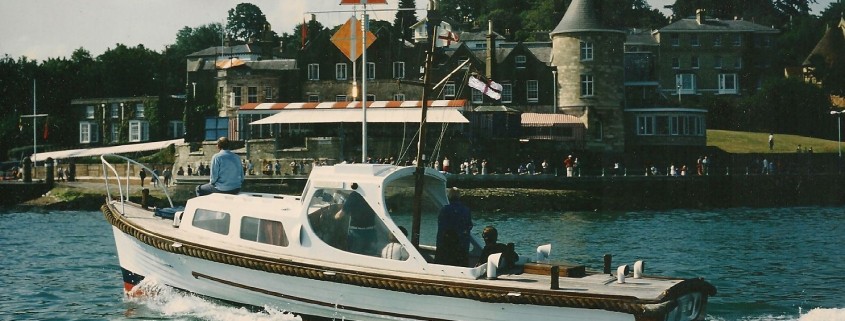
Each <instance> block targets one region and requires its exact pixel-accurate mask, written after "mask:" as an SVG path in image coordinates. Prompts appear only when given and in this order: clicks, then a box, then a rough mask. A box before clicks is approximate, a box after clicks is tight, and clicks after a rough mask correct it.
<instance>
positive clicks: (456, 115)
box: [249, 107, 469, 125]
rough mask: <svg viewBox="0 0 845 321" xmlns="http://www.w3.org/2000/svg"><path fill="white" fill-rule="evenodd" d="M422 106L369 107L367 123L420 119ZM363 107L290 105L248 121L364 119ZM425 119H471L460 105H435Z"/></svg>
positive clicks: (435, 120)
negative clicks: (290, 106)
mask: <svg viewBox="0 0 845 321" xmlns="http://www.w3.org/2000/svg"><path fill="white" fill-rule="evenodd" d="M421 111H422V110H421V109H417V108H372V109H370V108H367V123H419V122H420V120H421V119H422V113H421ZM363 121H364V113H363V110H362V109H358V108H347V109H323V110H320V109H291V110H282V111H279V112H278V113H276V114H274V115H272V116H269V117H267V118H263V119H260V120H256V121H254V122H251V123H249V124H250V125H268V124H325V123H362V122H363ZM426 123H469V120H467V119H466V117H464V115H462V114H461V112H460V111H459V110H458V109H457V108H444V107H432V108H429V109H428V112H427V113H426Z"/></svg>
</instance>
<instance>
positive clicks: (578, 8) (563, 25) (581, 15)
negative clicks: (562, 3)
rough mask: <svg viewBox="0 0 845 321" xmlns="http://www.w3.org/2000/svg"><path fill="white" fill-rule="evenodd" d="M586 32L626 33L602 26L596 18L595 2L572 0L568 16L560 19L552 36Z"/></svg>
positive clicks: (591, 0)
mask: <svg viewBox="0 0 845 321" xmlns="http://www.w3.org/2000/svg"><path fill="white" fill-rule="evenodd" d="M585 31H601V32H620V33H624V31H622V30H616V29H611V28H608V27H605V26H604V25H602V23H601V20H599V19H598V17H597V16H596V10H595V7H594V6H593V0H572V3H570V4H569V8H567V9H566V14H564V15H563V19H560V22H559V23H558V24H557V27H555V29H554V30H552V32H551V33H550V35H551V36H554V35H556V34H559V33H569V32H585Z"/></svg>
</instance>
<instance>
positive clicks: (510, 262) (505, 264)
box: [478, 225, 519, 270]
mask: <svg viewBox="0 0 845 321" xmlns="http://www.w3.org/2000/svg"><path fill="white" fill-rule="evenodd" d="M481 238H483V239H484V249H482V250H481V256H480V257H479V258H478V265H481V264H484V263H487V258H488V257H489V256H490V255H492V254H496V253H502V258H501V261H500V263H499V269H502V270H507V269H510V268H512V267H514V264H515V263H516V261H517V260H519V255H518V254H516V252H515V251H514V250H513V243H508V244H507V245H505V244H502V243H497V241H498V239H499V231H497V230H496V228H495V227H493V226H489V225H488V226H487V227H485V228H484V231H482V232H481Z"/></svg>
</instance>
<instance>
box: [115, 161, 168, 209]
mask: <svg viewBox="0 0 845 321" xmlns="http://www.w3.org/2000/svg"><path fill="white" fill-rule="evenodd" d="M106 158H116V159H119V160H123V161H126V174H125V175H124V176H125V177H121V176H120V174H118V172H117V169H116V168H115V167H114V166H113V165H112V164H111V163H109V161H108V160H106ZM100 161H101V162H102V163H103V180H104V181H105V183H106V194H107V195H108V199H109V200H110V201H111V200H114V199H113V198H112V195H111V186H110V185H109V181H110V180H111V179H114V180H115V181H116V182H117V190H118V191H119V192H120V204H121V205H122V206H125V204H126V202H127V201H129V176H132V175H133V174H134V173H133V172H134V171H130V170H129V168H130V165H132V164H134V165H136V166H138V167H140V168H141V169H142V170H144V171H145V172H147V173H148V174H149V176H150V178H151V180H155V181H156V182H160V183H161V184H157V185H159V186H161V189H162V191H163V192H164V196H166V197H167V202H168V203H169V204H170V207H173V200H172V199H171V198H170V193H168V191H167V184H164V182H162V180H161V177H160V176H158V175H156V173H155V172H153V170H151V169H150V168H149V167H147V166H144V164H141V163H139V162H136V161H134V160H132V159H129V158H126V157H123V156H120V155H115V154H105V155H102V156H100ZM112 174H114V176H112ZM121 179H124V182H123V183H121ZM124 186H126V187H125V189H124ZM124 210H125V208H124ZM123 213H125V211H124V212H123Z"/></svg>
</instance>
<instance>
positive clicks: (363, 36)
mask: <svg viewBox="0 0 845 321" xmlns="http://www.w3.org/2000/svg"><path fill="white" fill-rule="evenodd" d="M361 20H363V21H361V109H362V110H363V114H364V121H363V122H361V140H362V141H363V142H362V144H361V162H362V163H364V162H366V161H367V27H368V26H367V25H368V24H369V23H370V21H369V20H370V15H369V14H367V2H366V1H364V15H363V19H361ZM352 29H355V28H352ZM354 63H355V62H354V61H353V64H354Z"/></svg>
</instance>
